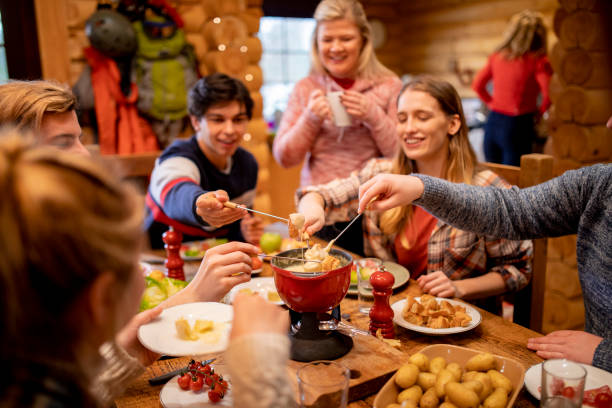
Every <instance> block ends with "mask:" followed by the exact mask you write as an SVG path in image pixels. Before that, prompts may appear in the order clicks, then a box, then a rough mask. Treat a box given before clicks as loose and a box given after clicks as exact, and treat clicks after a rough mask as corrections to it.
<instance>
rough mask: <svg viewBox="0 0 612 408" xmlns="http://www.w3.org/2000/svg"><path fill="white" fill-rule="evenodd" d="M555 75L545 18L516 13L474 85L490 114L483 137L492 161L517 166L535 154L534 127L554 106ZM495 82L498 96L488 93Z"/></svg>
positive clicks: (534, 14) (532, 13) (486, 154)
mask: <svg viewBox="0 0 612 408" xmlns="http://www.w3.org/2000/svg"><path fill="white" fill-rule="evenodd" d="M551 76H552V68H551V66H550V63H549V62H548V57H547V56H546V27H545V26H544V23H543V21H542V17H541V15H540V14H539V13H534V12H532V11H529V10H525V11H522V12H521V13H519V14H516V15H515V16H513V17H512V20H511V21H510V25H509V27H508V30H507V32H506V36H505V39H504V41H503V42H502V43H501V45H500V46H499V47H498V48H497V50H496V51H495V52H494V53H493V54H492V55H491V56H490V57H489V59H488V61H487V64H486V65H485V67H484V68H483V69H482V70H481V71H480V72H478V74H477V75H476V78H474V83H473V84H472V88H473V89H474V91H476V93H477V94H478V96H479V97H480V99H482V100H483V101H484V102H485V103H486V104H487V106H488V107H489V109H490V110H491V113H490V114H489V118H488V120H487V124H486V126H485V137H484V153H485V157H486V159H487V161H490V162H495V163H502V164H510V165H514V166H518V165H519V164H520V158H521V156H522V155H523V154H528V153H531V151H532V143H533V140H534V139H535V136H536V132H535V123H536V122H537V121H538V120H539V118H540V117H541V116H542V114H543V113H544V112H546V110H547V109H548V107H549V105H550V99H549V97H548V83H549V81H550V77H551ZM491 81H492V82H493V94H490V93H489V91H488V90H487V85H488V84H489V82H491ZM540 94H541V95H542V100H541V102H540V106H539V107H538V104H537V103H538V96H539V95H540Z"/></svg>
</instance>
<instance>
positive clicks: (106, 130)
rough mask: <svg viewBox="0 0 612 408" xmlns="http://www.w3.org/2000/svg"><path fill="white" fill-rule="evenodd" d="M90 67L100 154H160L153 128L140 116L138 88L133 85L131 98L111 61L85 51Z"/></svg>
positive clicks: (98, 53) (93, 51)
mask: <svg viewBox="0 0 612 408" xmlns="http://www.w3.org/2000/svg"><path fill="white" fill-rule="evenodd" d="M85 57H86V58H87V62H88V63H89V66H90V67H91V83H92V87H93V92H94V101H95V109H96V118H97V120H98V135H99V143H100V153H102V154H113V153H119V154H129V153H139V152H150V151H155V150H159V147H158V144H157V138H156V137H155V134H154V133H153V130H152V129H151V126H150V125H149V124H148V123H147V121H145V120H144V119H143V118H141V117H140V116H139V115H138V110H137V108H136V102H137V101H138V88H137V87H136V85H135V84H132V85H131V92H130V95H129V96H125V95H124V94H123V93H122V92H121V88H120V86H119V82H120V81H121V75H120V73H119V69H118V68H117V64H116V63H115V61H114V60H113V59H111V58H108V57H106V56H104V55H103V54H101V53H100V52H99V51H97V50H95V49H94V48H92V47H88V48H86V49H85Z"/></svg>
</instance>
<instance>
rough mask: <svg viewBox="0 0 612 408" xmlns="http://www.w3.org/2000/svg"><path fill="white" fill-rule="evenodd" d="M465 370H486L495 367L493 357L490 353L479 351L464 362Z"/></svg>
mask: <svg viewBox="0 0 612 408" xmlns="http://www.w3.org/2000/svg"><path fill="white" fill-rule="evenodd" d="M465 369H466V370H467V371H488V370H493V369H495V357H493V354H491V353H481V354H477V355H475V356H474V357H472V358H470V359H469V360H468V361H467V363H465Z"/></svg>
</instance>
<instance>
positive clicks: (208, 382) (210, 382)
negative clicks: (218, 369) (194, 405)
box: [204, 375, 213, 387]
mask: <svg viewBox="0 0 612 408" xmlns="http://www.w3.org/2000/svg"><path fill="white" fill-rule="evenodd" d="M204 382H206V385H208V386H209V387H210V386H211V385H212V383H213V379H212V376H210V375H207V376H206V377H204Z"/></svg>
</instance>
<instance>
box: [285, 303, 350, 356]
mask: <svg viewBox="0 0 612 408" xmlns="http://www.w3.org/2000/svg"><path fill="white" fill-rule="evenodd" d="M289 313H290V315H291V332H290V333H289V339H290V340H291V359H292V360H295V361H302V362H309V361H315V360H335V359H337V358H340V357H342V356H343V355H345V354H346V353H348V352H349V351H351V349H352V348H353V339H351V338H350V337H349V336H347V335H345V334H342V333H340V332H339V331H338V330H321V329H319V322H320V319H319V317H320V316H321V313H315V312H305V313H298V312H294V311H293V310H290V311H289ZM336 314H337V316H336ZM332 317H335V318H336V319H337V320H338V321H340V306H338V307H336V308H335V309H334V310H333V311H332Z"/></svg>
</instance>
